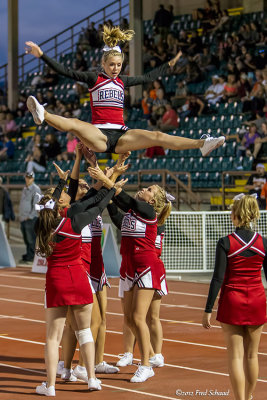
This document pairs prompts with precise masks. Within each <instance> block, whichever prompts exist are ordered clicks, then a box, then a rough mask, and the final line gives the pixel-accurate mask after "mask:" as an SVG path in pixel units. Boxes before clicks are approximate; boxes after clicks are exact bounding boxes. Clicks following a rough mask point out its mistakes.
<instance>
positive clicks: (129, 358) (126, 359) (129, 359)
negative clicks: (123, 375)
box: [116, 352, 133, 367]
mask: <svg viewBox="0 0 267 400" xmlns="http://www.w3.org/2000/svg"><path fill="white" fill-rule="evenodd" d="M119 356H120V355H119ZM132 363H133V353H130V352H127V353H124V354H122V355H121V356H120V360H119V361H118V362H117V364H116V365H117V367H126V366H127V365H132Z"/></svg>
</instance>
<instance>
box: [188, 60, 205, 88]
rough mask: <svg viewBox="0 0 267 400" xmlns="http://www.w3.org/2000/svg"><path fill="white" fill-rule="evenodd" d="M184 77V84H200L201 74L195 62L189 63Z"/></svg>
mask: <svg viewBox="0 0 267 400" xmlns="http://www.w3.org/2000/svg"><path fill="white" fill-rule="evenodd" d="M185 71H186V76H185V79H184V80H185V82H186V83H198V82H201V80H202V78H203V77H202V73H201V71H200V69H199V67H198V65H197V63H196V62H194V61H190V62H189V63H188V64H187V65H186V67H185Z"/></svg>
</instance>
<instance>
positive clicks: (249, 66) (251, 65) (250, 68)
mask: <svg viewBox="0 0 267 400" xmlns="http://www.w3.org/2000/svg"><path fill="white" fill-rule="evenodd" d="M243 64H244V70H245V72H254V71H256V69H257V67H256V62H255V61H254V60H253V57H252V55H251V54H250V53H249V52H248V53H246V55H245V59H244V61H243Z"/></svg>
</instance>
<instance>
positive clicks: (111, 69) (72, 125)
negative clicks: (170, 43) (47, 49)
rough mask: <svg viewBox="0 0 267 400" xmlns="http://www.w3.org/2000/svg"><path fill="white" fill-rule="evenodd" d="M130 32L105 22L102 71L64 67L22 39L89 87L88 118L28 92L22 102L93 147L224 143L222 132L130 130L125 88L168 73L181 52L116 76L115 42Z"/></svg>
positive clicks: (37, 117) (205, 150)
mask: <svg viewBox="0 0 267 400" xmlns="http://www.w3.org/2000/svg"><path fill="white" fill-rule="evenodd" d="M133 34H134V32H133V31H131V30H127V31H121V30H120V28H119V27H112V28H110V27H107V26H104V32H103V40H104V42H105V46H104V48H103V57H102V68H103V72H101V73H96V72H81V71H75V70H72V69H69V68H66V67H64V66H63V65H61V64H59V63H57V62H56V61H55V60H52V59H51V58H49V57H48V56H47V55H46V54H44V53H43V51H42V50H41V48H40V47H39V46H38V45H37V44H35V43H33V42H31V41H29V42H26V45H27V46H28V48H27V49H26V53H27V54H32V55H34V56H35V57H37V58H42V60H43V61H44V62H45V63H46V64H47V65H48V66H49V67H50V68H52V69H54V70H55V71H56V72H57V73H58V74H60V75H63V76H66V77H68V78H72V79H74V80H76V81H80V82H85V83H86V84H87V85H88V87H89V93H90V104H91V110H92V123H88V122H83V121H80V120H78V119H76V118H64V117H61V116H58V115H54V114H50V113H49V112H47V111H46V110H45V109H44V107H43V106H42V105H41V104H39V103H38V101H37V100H36V98H35V97H33V96H30V97H29V98H28V100H27V106H28V109H29V110H30V112H31V113H32V115H33V119H34V121H35V123H36V124H37V125H40V124H42V122H43V121H45V122H47V124H48V125H51V126H53V127H54V128H56V129H57V130H59V131H63V132H64V131H67V132H71V133H73V134H74V135H76V136H77V137H78V138H79V139H80V140H81V141H82V142H83V143H84V144H85V145H86V146H87V147H89V148H90V149H92V150H94V151H96V152H107V153H126V152H127V151H131V150H139V149H146V148H149V147H153V146H162V147H164V148H165V149H172V150H186V149H200V150H201V153H202V155H203V156H207V155H208V154H209V153H210V152H211V151H212V150H214V149H216V148H217V147H219V146H221V145H222V144H223V143H224V140H225V138H224V136H221V137H219V138H212V137H208V138H206V139H198V140H192V139H188V138H183V137H179V136H173V135H168V134H165V133H162V132H159V131H152V132H151V131H146V130H142V129H129V128H128V127H127V126H125V124H124V120H123V103H124V88H125V87H129V86H136V85H142V84H145V83H148V82H152V81H154V80H155V79H157V78H158V77H159V76H164V75H168V73H169V72H168V69H169V67H173V66H174V65H175V63H176V62H177V61H178V59H179V58H180V56H181V53H178V54H177V55H176V56H175V57H174V58H173V59H172V60H171V61H169V62H167V63H165V64H163V65H161V66H160V67H158V68H156V69H154V70H152V71H151V72H149V73H147V74H145V75H141V76H136V77H129V76H126V75H120V72H121V69H122V64H123V59H124V56H123V54H122V52H121V49H120V47H119V46H118V45H117V43H118V42H119V41H122V42H123V41H129V40H131V39H132V37H133Z"/></svg>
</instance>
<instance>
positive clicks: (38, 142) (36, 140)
mask: <svg viewBox="0 0 267 400" xmlns="http://www.w3.org/2000/svg"><path fill="white" fill-rule="evenodd" d="M42 144H43V143H42V137H41V135H40V134H39V133H36V134H35V135H34V136H33V137H32V138H31V140H30V142H29V143H28V144H27V146H26V149H25V150H26V151H27V156H26V159H25V161H26V162H27V161H29V159H30V157H31V156H32V153H33V151H34V148H35V147H42Z"/></svg>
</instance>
